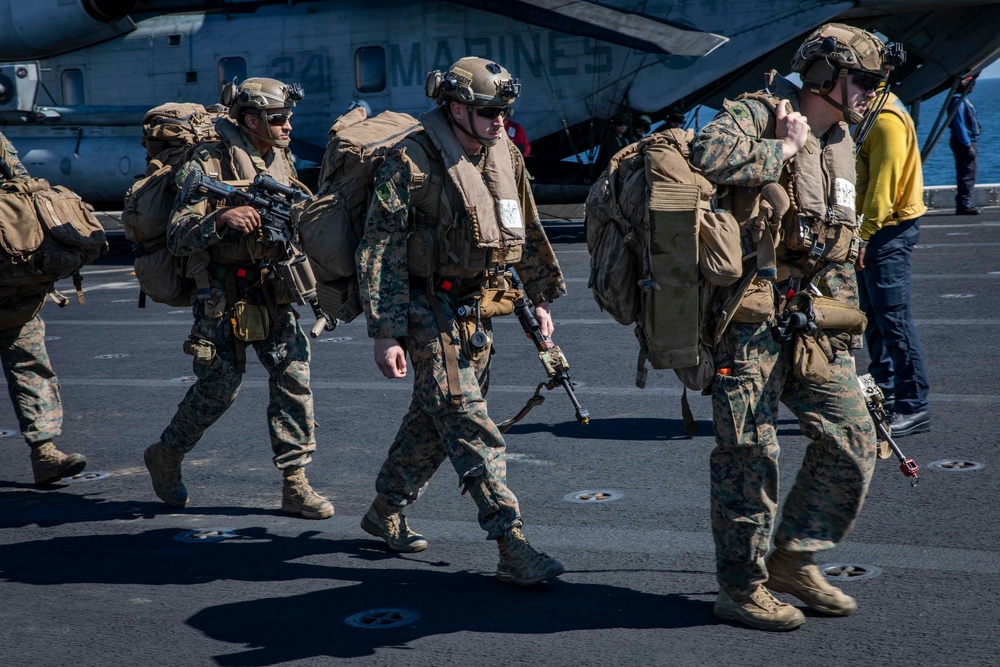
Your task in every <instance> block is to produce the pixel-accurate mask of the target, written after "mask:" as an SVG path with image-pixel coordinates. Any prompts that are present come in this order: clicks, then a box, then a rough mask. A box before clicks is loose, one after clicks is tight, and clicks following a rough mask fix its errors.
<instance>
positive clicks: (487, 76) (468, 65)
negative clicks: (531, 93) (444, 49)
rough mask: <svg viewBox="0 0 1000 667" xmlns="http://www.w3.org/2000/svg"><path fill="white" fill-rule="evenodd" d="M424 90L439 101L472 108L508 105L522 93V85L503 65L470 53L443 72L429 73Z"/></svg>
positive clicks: (439, 102) (428, 95)
mask: <svg viewBox="0 0 1000 667" xmlns="http://www.w3.org/2000/svg"><path fill="white" fill-rule="evenodd" d="M424 91H425V92H426V93H427V97H430V98H433V100H434V101H435V102H437V103H438V104H444V103H445V102H446V101H449V100H452V101H455V102H460V103H462V104H466V105H468V106H472V107H507V106H510V105H511V104H513V103H514V100H516V99H517V96H518V95H520V94H521V84H520V83H518V82H517V79H516V78H514V77H513V76H511V74H510V72H508V71H507V69H506V68H504V67H503V66H501V65H498V64H497V63H495V62H493V61H492V60H487V59H486V58H476V57H473V56H470V57H466V58H462V59H461V60H459V61H458V62H456V63H455V64H454V65H452V66H451V67H449V68H448V71H447V72H445V73H444V74H441V70H435V71H433V72H428V73H427V81H426V82H425V84H424Z"/></svg>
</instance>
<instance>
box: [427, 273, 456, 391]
mask: <svg viewBox="0 0 1000 667" xmlns="http://www.w3.org/2000/svg"><path fill="white" fill-rule="evenodd" d="M427 300H428V301H430V302H431V308H432V309H433V310H434V318H435V319H436V320H437V324H438V332H439V335H440V337H441V351H442V352H443V353H444V367H445V373H446V375H447V377H448V399H449V400H450V401H451V405H452V407H456V408H457V407H458V406H460V405H461V404H462V383H461V382H460V381H459V379H458V348H459V345H460V343H459V341H457V340H455V335H454V334H452V330H451V326H450V325H449V323H448V318H446V317H445V315H444V309H443V308H442V307H441V300H440V299H438V296H437V294H436V293H435V292H434V282H433V281H432V280H428V281H427ZM445 332H447V333H448V336H449V337H450V338H451V341H450V342H448V341H446V340H445Z"/></svg>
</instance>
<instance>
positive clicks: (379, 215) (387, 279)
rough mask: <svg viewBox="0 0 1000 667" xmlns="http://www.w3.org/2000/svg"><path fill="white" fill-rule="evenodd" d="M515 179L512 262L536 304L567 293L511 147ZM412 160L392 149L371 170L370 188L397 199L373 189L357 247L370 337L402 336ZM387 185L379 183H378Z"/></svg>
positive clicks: (406, 312)
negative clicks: (517, 242)
mask: <svg viewBox="0 0 1000 667" xmlns="http://www.w3.org/2000/svg"><path fill="white" fill-rule="evenodd" d="M511 154H512V156H513V158H514V162H515V169H514V173H515V179H516V181H517V182H516V186H517V191H518V193H519V199H520V205H521V210H522V211H523V215H524V222H525V243H524V247H523V251H522V255H521V261H520V262H519V263H518V264H517V265H515V266H516V268H517V270H518V273H519V274H520V276H521V280H522V281H523V282H524V286H525V291H526V292H527V293H528V296H529V297H530V298H531V299H532V301H534V302H535V303H536V304H537V303H542V302H544V301H552V300H554V299H556V298H558V297H560V296H562V295H564V294H566V282H565V281H564V280H563V275H562V271H561V270H560V268H559V262H558V261H557V260H556V256H555V252H554V251H553V250H552V246H551V244H550V243H549V240H548V237H547V236H546V235H545V230H543V229H542V224H541V221H540V220H539V219H538V211H537V209H536V208H535V201H534V198H533V197H532V194H531V184H530V181H529V176H528V172H527V170H526V169H525V167H524V161H523V158H521V154H520V153H519V152H518V151H512V153H511ZM410 164H412V163H411V162H410V161H409V160H408V159H407V158H406V157H405V154H404V153H403V152H401V151H400V150H399V149H394V150H393V151H392V152H390V154H389V155H388V156H387V157H386V160H385V162H384V163H383V164H382V166H381V167H380V168H379V170H378V172H377V173H376V175H375V182H374V186H375V191H376V192H379V191H382V192H385V191H387V190H388V191H391V192H395V193H396V195H397V197H398V200H394V201H383V200H381V199H380V198H379V197H378V195H377V194H376V195H375V196H374V197H373V198H372V202H371V205H370V206H369V208H368V217H367V219H366V221H365V231H364V235H363V237H362V239H361V244H360V246H359V247H358V251H357V255H356V257H357V265H358V278H359V282H360V291H361V298H362V302H363V303H364V305H365V311H366V313H367V317H368V335H369V336H371V337H372V338H402V337H405V336H406V335H407V331H408V323H409V304H410V272H409V268H408V258H407V241H408V239H409V236H410V234H411V233H412V232H413V223H412V221H411V214H410V205H409V199H410V189H409V187H410V186H409V185H408V184H410V183H412V182H413V179H412V178H411V173H410V172H411V167H410ZM390 182H391V183H392V186H391V187H384V188H380V186H382V185H383V184H385V185H388V184H389V183H390Z"/></svg>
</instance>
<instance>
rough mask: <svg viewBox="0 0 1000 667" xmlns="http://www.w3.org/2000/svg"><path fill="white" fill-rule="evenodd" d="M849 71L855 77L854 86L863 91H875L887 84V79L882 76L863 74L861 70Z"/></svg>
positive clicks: (869, 73)
mask: <svg viewBox="0 0 1000 667" xmlns="http://www.w3.org/2000/svg"><path fill="white" fill-rule="evenodd" d="M848 71H849V72H850V74H851V76H853V77H854V85H856V86H857V87H858V88H861V89H862V90H875V89H877V88H878V87H879V86H881V85H882V84H883V83H885V77H884V76H882V75H881V74H872V73H871V72H863V71H861V70H848Z"/></svg>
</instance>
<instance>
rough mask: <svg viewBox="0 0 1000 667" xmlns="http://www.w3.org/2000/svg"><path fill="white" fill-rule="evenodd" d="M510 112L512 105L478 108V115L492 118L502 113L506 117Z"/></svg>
mask: <svg viewBox="0 0 1000 667" xmlns="http://www.w3.org/2000/svg"><path fill="white" fill-rule="evenodd" d="M509 113H510V107H480V108H478V109H476V115H477V116H479V117H480V118H489V119H490V120H493V119H494V118H496V117H497V116H499V115H500V114H503V117H504V118H506V117H507V114H509Z"/></svg>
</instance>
